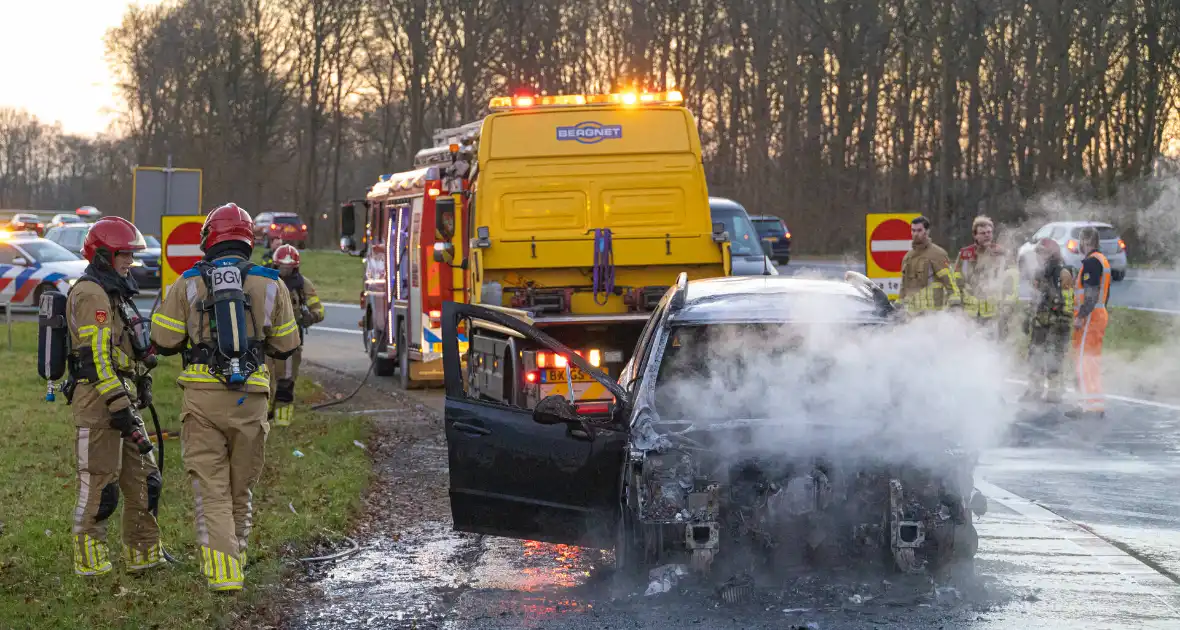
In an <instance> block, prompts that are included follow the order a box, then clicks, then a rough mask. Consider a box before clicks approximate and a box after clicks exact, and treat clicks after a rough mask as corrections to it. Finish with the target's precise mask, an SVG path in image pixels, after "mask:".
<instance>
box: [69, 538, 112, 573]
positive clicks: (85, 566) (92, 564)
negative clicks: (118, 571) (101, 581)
mask: <svg viewBox="0 0 1180 630" xmlns="http://www.w3.org/2000/svg"><path fill="white" fill-rule="evenodd" d="M110 556H111V553H110V550H109V549H108V548H107V544H106V543H105V542H103V541H101V540H99V539H97V538H94V537H93V536H90V535H89V534H76V535H75V536H74V573H76V574H78V575H82V576H92V575H103V574H104V573H110V572H111V557H110Z"/></svg>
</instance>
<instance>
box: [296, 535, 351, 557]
mask: <svg viewBox="0 0 1180 630" xmlns="http://www.w3.org/2000/svg"><path fill="white" fill-rule="evenodd" d="M344 540H346V541H348V543H349V544H350V545H352V546H351V547H350V548H348V549H345V550H343V551H337V552H336V553H330V554H328V555H326V556H312V557H309V558H299V562H303V563H314V562H331V561H333V560H339V559H341V558H345V557H348V556H351V555H352V554H354V553H356V552H358V551H360V550H361V546H360V545H359V544H357V542H356V541H355V540H353V539H352V538H350V537H348V536H345V537H344Z"/></svg>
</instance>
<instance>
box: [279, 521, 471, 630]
mask: <svg viewBox="0 0 1180 630" xmlns="http://www.w3.org/2000/svg"><path fill="white" fill-rule="evenodd" d="M478 553H479V539H478V537H476V536H463V535H459V534H456V533H454V532H453V531H451V528H450V527H449V526H447V525H442V524H431V525H429V526H426V527H422V528H418V529H415V530H412V531H409V532H406V533H404V534H402V535H401V536H399V537H398V538H397V539H396V540H394V539H393V538H392V537H389V538H381V539H377V540H373V541H368V542H367V543H362V549H361V551H360V552H359V553H357V554H356V555H354V556H352V557H350V558H347V559H346V560H343V561H341V562H339V563H337V564H335V565H334V566H333V565H329V566H327V567H325V568H323V569H319V568H313V569H312V574H311V576H310V577H309V579H310V580H312V581H314V584H315V586H316V588H318V589H319V590H320V591H321V592H322V593H323V598H322V599H321V600H320V601H316V602H309V604H308V606H306V607H305V608H303V609H302V610H301V611H299V614H298V615H296V618H295V619H293V620H292V622H291V627H293V628H305V629H308V630H312V629H315V630H321V629H322V630H328V629H335V628H357V627H364V628H368V627H391V625H392V627H400V626H399V625H398V624H399V623H408V622H414V625H415V626H416V627H419V628H429V627H431V624H432V623H434V624H437V623H439V622H440V621H441V619H442V616H443V614H444V612H445V610H444V608H445V607H446V604H447V602H448V601H449V600H450V599H451V598H453V597H454V594H455V593H456V592H457V591H458V590H459V589H460V588H462V587H463V583H462V582H463V579H464V577H465V574H466V572H465V571H464V570H462V568H463V565H464V564H467V563H469V562H470V559H471V558H472V557H473V556H475V555H477V554H478ZM321 576H322V577H321Z"/></svg>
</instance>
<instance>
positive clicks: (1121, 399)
mask: <svg viewBox="0 0 1180 630" xmlns="http://www.w3.org/2000/svg"><path fill="white" fill-rule="evenodd" d="M1007 380H1008V382H1009V383H1012V384H1014V385H1025V386H1027V385H1028V381H1025V380H1021V379H1018V378H1010V379H1007ZM1065 391H1067V392H1070V393H1077V390H1076V389H1074V388H1072V387H1067V388H1066V389H1065ZM1106 397H1107V398H1109V399H1110V400H1117V401H1119V402H1125V403H1131V404H1133V405H1142V406H1144V407H1155V408H1157V409H1167V410H1168V411H1177V412H1180V405H1173V404H1170V403H1165V402H1159V401H1155V400H1145V399H1143V398H1132V397H1131V396H1120V395H1118V394H1107V395H1106Z"/></svg>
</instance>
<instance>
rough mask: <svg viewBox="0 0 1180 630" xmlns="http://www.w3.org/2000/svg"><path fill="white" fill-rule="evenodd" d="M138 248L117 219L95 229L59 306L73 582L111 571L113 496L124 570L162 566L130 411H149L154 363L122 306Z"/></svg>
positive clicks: (153, 484)
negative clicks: (69, 432) (69, 431)
mask: <svg viewBox="0 0 1180 630" xmlns="http://www.w3.org/2000/svg"><path fill="white" fill-rule="evenodd" d="M146 247H147V245H146V243H145V242H144V239H143V235H142V234H140V232H139V230H137V229H136V228H135V226H134V225H132V224H131V223H130V222H129V221H127V220H126V219H123V218H120V217H103V218H101V219H99V220H98V221H95V223H94V226H93V227H91V228H90V230H89V231H88V232H87V234H86V240H85V242H84V243H83V245H82V255H83V256H84V257H85V258H86V260H88V261H90V265H89V266H88V267H86V271H85V272H84V274H83V275H82V277H81V278H80V279H79V280H78V282H77V283H75V284H74V286H73V287H71V289H70V292H69V295H68V297H67V299H66V322H67V326H68V327H69V335H70V342H71V344H70V347H71V350H70V353H69V355H68V367H69V373H70V376H69V379H68V381H67V383H66V386H65V387H64V388H63V390H64V392H65V394H66V398H67V400H69V403H70V405H71V406H72V407H73V410H74V425H75V427H76V428H77V432H76V436H77V437H76V441H75V445H74V447H75V448H74V450H75V453H76V454H77V457H78V482H79V486H80V488H79V492H78V503H77V505H76V507H75V508H74V525H73V544H72V547H73V556H74V572H75V573H77V574H78V575H85V576H90V575H100V574H104V573H108V572H110V571H111V562H110V553H109V550H108V548H107V542H106V523H107V519H109V518H110V517H111V516H112V515H113V514H114V513H115V508H116V507H117V506H118V503H119V494H120V492H122V494H123V523H122V538H123V558H124V560H125V561H126V563H127V565H126V566H127V570H128V571H143V570H145V569H150V568H152V567H156V566H160V565H162V564H164V562H165V557H164V551H163V548H162V546H161V544H160V528H159V525H158V524H157V522H156V511H157V507H158V505H159V501H160V491H161V489H162V487H163V482H162V480H161V477H160V471H159V469H157V467H156V461H155V458H154V457H153V453H152V450H153V448H152V443H151V442H150V441H149V440H148V438H147V435H146V430H145V429H144V426H143V421H142V420H141V419H140V417H139V415H138V413H137V412H136V409H135V408H136V407H138V408H140V409H143V408H146V407H147V406H148V405H149V404H150V403H151V398H152V395H151V381H150V380H148V379H147V378H143V377H142V375H143V374H146V371H147V369H150V367H151V366H152V365H154V361H155V357H154V356H152V354H151V350H150V345H149V342H148V338H147V322H146V321H144V320H142V319H141V318H140V317H139V313H138V311H137V310H136V308H135V304H134V302H132V298H133V297H134V296H135V295H136V294H137V293H138V287H136V285H135V280H134V279H133V278H132V277H131V273H130V272H131V263H132V262H133V261H134V260H135V259H134V254H133V252H136V251H139V250H142V249H144V248H146ZM137 377H139V378H137ZM133 379H135V380H133ZM136 384H138V387H136V386H135V385H136ZM30 500H35V499H34V498H32V497H30Z"/></svg>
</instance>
